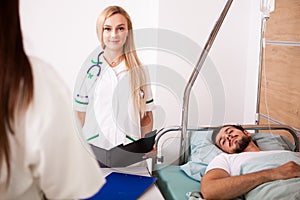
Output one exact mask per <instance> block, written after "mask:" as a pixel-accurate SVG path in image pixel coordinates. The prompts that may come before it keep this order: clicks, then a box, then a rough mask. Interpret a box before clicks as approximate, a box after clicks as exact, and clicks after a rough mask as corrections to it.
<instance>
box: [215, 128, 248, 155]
mask: <svg viewBox="0 0 300 200" xmlns="http://www.w3.org/2000/svg"><path fill="white" fill-rule="evenodd" d="M215 142H216V145H217V146H218V147H219V148H220V149H221V150H223V151H224V152H226V153H240V152H243V151H244V150H245V149H246V148H247V147H248V145H249V143H250V142H251V135H250V133H249V132H248V131H246V130H245V131H241V130H239V129H237V128H235V127H232V126H225V127H223V128H222V129H221V130H220V132H219V133H218V134H217V136H216V139H215Z"/></svg>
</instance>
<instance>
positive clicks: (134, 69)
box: [96, 6, 147, 118]
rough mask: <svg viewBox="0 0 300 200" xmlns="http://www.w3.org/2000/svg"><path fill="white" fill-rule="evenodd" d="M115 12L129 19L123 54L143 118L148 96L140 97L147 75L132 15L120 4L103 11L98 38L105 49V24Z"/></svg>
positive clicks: (100, 17)
mask: <svg viewBox="0 0 300 200" xmlns="http://www.w3.org/2000/svg"><path fill="white" fill-rule="evenodd" d="M115 14H121V15H122V16H124V17H125V19H126V20H127V26H128V27H127V28H128V35H127V39H126V42H125V44H124V46H123V54H124V58H125V65H126V68H127V70H128V71H129V76H130V87H131V94H132V98H133V100H134V101H133V102H134V108H135V112H137V113H139V115H140V117H141V118H143V117H144V116H145V113H146V98H140V91H141V90H142V91H144V92H147V91H146V87H145V84H146V77H145V72H144V70H143V67H142V63H141V61H140V60H139V58H138V56H137V53H136V50H135V45H134V39H133V31H132V22H131V19H130V16H129V15H128V13H127V12H126V11H125V10H124V9H123V8H121V7H120V6H109V7H107V8H105V9H104V10H103V11H102V12H101V14H100V15H99V17H98V19H97V23H96V31H97V36H98V40H99V42H100V43H101V45H102V48H103V49H105V45H104V43H103V37H102V34H103V25H104V22H105V20H106V19H107V18H109V17H111V16H113V15H115Z"/></svg>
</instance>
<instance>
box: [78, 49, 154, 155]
mask: <svg viewBox="0 0 300 200" xmlns="http://www.w3.org/2000/svg"><path fill="white" fill-rule="evenodd" d="M101 51H103V50H102V49H101V47H98V48H96V49H95V50H94V51H93V52H92V53H91V54H90V56H89V57H88V58H87V59H86V61H85V62H84V64H83V67H82V69H81V71H80V72H79V75H78V78H77V81H76V85H75V90H74V100H75V101H74V109H75V110H76V111H80V112H85V113H86V117H85V124H84V126H83V133H84V137H85V138H86V139H87V140H88V141H89V143H91V144H93V145H95V146H98V147H100V148H103V149H107V150H108V149H111V148H113V147H115V146H118V145H119V144H127V143H129V142H132V141H131V140H129V139H127V138H126V135H127V136H130V137H131V138H133V139H135V140H137V139H140V138H141V127H140V118H139V116H138V115H136V114H135V112H134V107H133V102H132V97H131V94H130V91H131V89H130V87H129V73H128V71H127V70H126V66H125V63H124V62H121V63H120V64H119V66H117V67H114V68H111V67H109V65H108V64H107V63H106V62H105V60H104V59H103V56H100V60H99V62H101V73H100V76H99V77H98V78H96V74H97V72H98V68H97V67H93V68H92V70H90V72H91V73H92V74H93V76H92V78H87V77H89V75H88V74H87V71H88V70H89V68H90V66H92V65H93V63H94V62H95V61H97V56H98V55H99V52H101ZM91 61H93V62H91ZM144 71H145V76H146V84H147V86H146V87H147V89H146V91H145V94H144V98H146V101H147V102H148V103H147V104H146V111H152V110H153V109H154V103H153V97H152V92H151V87H150V81H149V75H148V72H147V69H145V68H144ZM78 96H81V97H83V98H78ZM85 96H87V97H88V98H85Z"/></svg>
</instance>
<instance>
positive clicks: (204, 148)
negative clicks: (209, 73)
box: [153, 125, 299, 200]
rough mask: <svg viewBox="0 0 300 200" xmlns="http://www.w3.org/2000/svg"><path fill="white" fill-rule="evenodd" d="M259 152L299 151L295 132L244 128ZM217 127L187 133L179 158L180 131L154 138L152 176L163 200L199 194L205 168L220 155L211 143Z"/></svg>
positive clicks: (266, 127)
mask: <svg viewBox="0 0 300 200" xmlns="http://www.w3.org/2000/svg"><path fill="white" fill-rule="evenodd" d="M243 127H244V128H245V129H246V130H248V131H249V132H250V133H252V138H253V139H254V140H255V141H256V143H257V145H258V146H259V147H260V148H261V149H262V150H280V149H285V150H291V151H295V152H298V151H299V138H298V135H297V132H296V131H295V130H294V129H293V128H291V127H289V126H286V125H243ZM215 128H216V127H200V128H197V129H188V130H187V137H186V138H187V140H188V141H187V143H188V144H189V145H188V148H187V150H186V151H185V152H184V154H186V155H185V156H186V157H187V159H186V160H184V159H182V158H181V157H182V156H183V155H182V152H180V151H179V149H180V148H178V147H179V146H180V145H181V144H182V140H181V138H182V137H181V128H180V127H170V128H163V129H162V130H160V131H159V132H158V134H157V137H156V147H157V157H156V160H155V166H154V168H153V169H154V170H153V175H154V176H156V177H157V186H158V187H159V189H160V191H161V193H162V194H163V196H164V198H165V199H172V200H177V199H178V200H183V199H188V195H187V193H190V192H195V191H196V192H199V191H200V183H201V177H202V175H204V173H205V169H206V166H207V164H208V163H209V162H210V161H211V160H212V159H213V158H214V157H215V156H216V155H218V154H219V153H220V150H219V149H218V148H217V147H215V146H214V145H213V144H212V142H211V134H212V131H213V130H214V129H215Z"/></svg>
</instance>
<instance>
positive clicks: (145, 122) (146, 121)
mask: <svg viewBox="0 0 300 200" xmlns="http://www.w3.org/2000/svg"><path fill="white" fill-rule="evenodd" d="M152 129H153V114H152V111H147V112H146V114H145V116H144V117H143V119H141V132H142V137H145V134H146V133H149V132H151V131H152Z"/></svg>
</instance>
